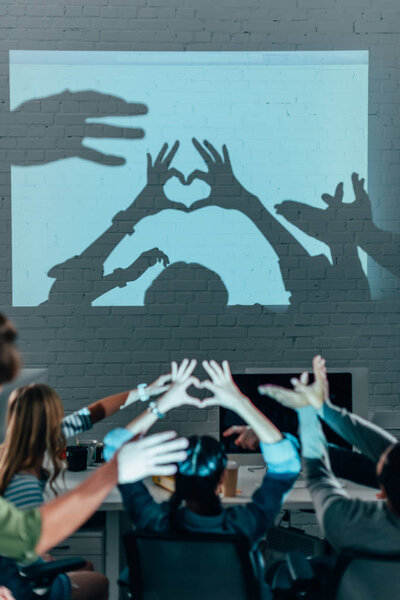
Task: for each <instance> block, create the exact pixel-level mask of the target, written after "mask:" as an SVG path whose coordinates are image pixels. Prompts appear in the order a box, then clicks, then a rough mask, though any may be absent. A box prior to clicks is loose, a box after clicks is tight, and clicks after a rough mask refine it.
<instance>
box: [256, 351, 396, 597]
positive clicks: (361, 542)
mask: <svg viewBox="0 0 400 600" xmlns="http://www.w3.org/2000/svg"><path fill="white" fill-rule="evenodd" d="M313 370H314V378H315V381H314V383H312V384H311V385H307V384H308V374H307V373H303V374H302V376H301V377H300V380H298V379H294V381H293V384H294V390H288V389H285V388H280V387H278V386H271V385H268V386H262V389H261V390H260V391H262V390H264V392H265V393H267V394H268V396H271V397H272V398H274V399H275V400H277V401H278V402H281V403H282V404H284V405H285V406H289V407H290V408H293V409H295V410H297V412H298V417H299V425H300V439H301V444H302V454H303V457H304V469H305V475H306V479H307V484H308V487H309V490H310V493H311V496H312V499H313V503H314V507H315V510H316V514H317V518H318V521H319V523H320V525H321V527H322V530H323V531H324V532H325V535H326V538H327V540H328V542H329V543H330V544H331V545H332V546H333V548H334V549H335V550H336V551H341V550H350V551H355V552H357V551H358V552H366V553H370V554H385V555H386V554H395V553H397V554H400V443H399V442H398V441H397V440H396V438H395V437H393V436H392V435H390V434H389V433H388V432H386V431H384V430H383V429H380V428H379V427H377V426H376V425H373V424H372V423H369V422H368V421H366V420H364V419H362V418H361V417H358V416H357V415H354V414H352V413H349V412H348V411H346V410H345V409H340V408H337V407H336V406H334V405H333V404H332V403H331V402H330V400H329V387H328V379H327V374H326V367H325V361H324V360H323V359H322V358H321V357H320V356H316V357H314V360H313ZM318 417H321V418H322V419H323V420H324V421H325V422H326V423H327V424H328V425H329V427H331V428H332V429H333V430H334V431H335V432H336V433H338V434H339V435H341V436H342V437H343V439H345V440H346V441H347V442H348V443H349V444H352V445H354V446H356V447H357V448H358V449H359V450H360V451H361V452H362V453H363V454H364V455H365V456H367V457H368V458H369V459H370V460H372V461H374V463H375V465H376V474H377V478H378V481H379V485H380V492H379V494H377V497H378V498H379V501H377V502H373V501H369V502H367V501H362V500H360V499H352V498H349V496H348V494H347V492H346V490H345V489H344V488H343V487H342V486H341V485H340V483H339V482H338V480H337V479H336V478H335V476H334V474H333V473H332V470H331V467H330V463H329V458H328V455H327V450H326V439H325V436H324V434H323V431H322V428H321V424H320V422H319V418H318ZM383 565H384V563H380V564H379V563H378V562H376V563H375V567H376V568H372V566H371V569H370V573H368V574H367V573H361V574H360V573H357V572H356V571H354V572H351V574H352V576H353V577H354V579H353V585H352V587H351V588H350V587H349V589H345V590H344V592H345V596H344V597H345V598H346V599H348V600H352V599H353V598H354V599H355V598H357V599H358V598H363V599H367V598H372V597H374V598H377V597H388V598H392V597H394V596H393V592H394V591H395V592H397V593H399V592H400V569H397V573H399V577H397V579H396V581H394V580H390V579H389V580H386V581H385V580H383V581H381V579H382V577H381V576H380V575H379V570H380V569H382V566H383ZM351 568H352V567H350V570H351ZM381 573H382V572H381ZM357 575H358V577H357ZM375 582H377V584H378V586H379V594H382V593H384V596H381V595H379V596H377V595H375V596H374V595H373V594H374V593H375V594H376V593H377V592H374V585H375ZM362 584H363V585H362ZM371 594H372V595H371ZM341 597H342V596H341ZM396 597H397V595H396Z"/></svg>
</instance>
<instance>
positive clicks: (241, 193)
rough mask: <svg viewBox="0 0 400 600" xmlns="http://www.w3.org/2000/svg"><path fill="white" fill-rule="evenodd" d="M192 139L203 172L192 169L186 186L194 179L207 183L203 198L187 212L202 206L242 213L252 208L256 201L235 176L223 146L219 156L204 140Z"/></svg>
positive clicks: (225, 148)
mask: <svg viewBox="0 0 400 600" xmlns="http://www.w3.org/2000/svg"><path fill="white" fill-rule="evenodd" d="M192 142H193V145H194V147H195V148H196V150H197V152H198V153H199V154H200V156H201V157H202V158H203V160H204V162H205V163H206V166H207V171H202V170H200V169H196V170H195V171H193V172H192V173H191V174H190V175H189V177H188V178H187V185H190V184H191V183H192V182H193V181H194V180H195V179H200V180H202V181H205V182H206V183H207V184H208V185H209V186H210V194H209V196H208V197H207V198H204V199H202V200H198V201H197V202H194V203H193V204H192V205H191V207H190V209H189V210H190V212H192V211H195V210H198V209H199V208H204V207H205V206H219V207H220V208H225V209H227V210H240V211H242V212H248V211H252V209H254V208H255V205H256V204H257V197H256V196H253V194H250V192H248V191H247V190H246V189H245V188H244V187H243V186H242V184H241V183H240V182H239V181H238V180H237V179H236V177H235V175H234V173H233V169H232V164H231V159H230V157H229V152H228V149H227V147H226V145H225V144H224V145H223V146H222V155H221V154H220V153H219V152H218V151H217V149H216V148H215V147H214V146H213V145H212V144H211V143H210V142H209V141H207V140H204V146H203V145H201V144H200V142H199V141H198V140H197V139H196V138H193V139H192Z"/></svg>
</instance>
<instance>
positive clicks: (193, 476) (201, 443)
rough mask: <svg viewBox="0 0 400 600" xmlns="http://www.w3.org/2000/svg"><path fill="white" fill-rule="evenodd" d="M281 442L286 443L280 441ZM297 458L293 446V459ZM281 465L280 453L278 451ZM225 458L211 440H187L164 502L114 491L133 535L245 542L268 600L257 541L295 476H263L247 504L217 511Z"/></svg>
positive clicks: (133, 491)
mask: <svg viewBox="0 0 400 600" xmlns="http://www.w3.org/2000/svg"><path fill="white" fill-rule="evenodd" d="M284 443H287V444H289V445H291V444H292V442H291V440H288V439H285V440H284ZM295 453H296V454H297V450H296V448H295V447H294V446H293V454H295ZM283 455H284V460H285V452H283ZM226 462H227V458H226V454H225V451H224V450H223V448H222V446H221V445H220V443H219V442H218V441H216V440H215V439H213V438H211V437H208V436H203V437H201V438H198V437H197V436H193V437H191V438H190V439H189V450H188V458H187V459H186V461H184V462H183V463H181V464H180V465H179V470H178V473H177V475H176V478H175V493H174V494H173V495H172V497H171V499H170V501H169V502H163V503H160V504H159V503H157V502H155V501H154V500H153V498H152V496H151V494H150V493H149V491H148V490H147V488H146V487H145V486H144V485H143V484H142V483H139V484H133V485H127V486H120V489H121V493H122V497H123V501H124V506H125V508H126V510H127V512H128V513H129V515H130V517H131V520H132V522H133V524H134V525H135V528H136V529H137V530H139V531H141V530H142V531H154V532H172V533H174V532H175V533H176V534H177V535H180V534H182V533H184V532H191V533H198V534H204V533H212V534H219V535H227V534H237V535H240V536H242V537H243V538H244V539H246V540H247V541H248V545H249V552H251V554H252V557H253V564H254V566H255V570H256V576H257V578H258V580H259V582H260V588H261V590H262V597H263V598H266V599H267V598H270V597H271V594H270V590H269V587H268V586H267V585H266V584H265V581H264V565H263V560H262V556H261V553H260V552H259V550H258V545H259V542H260V540H261V539H262V538H263V536H264V535H265V534H266V531H267V529H268V528H269V527H270V526H271V524H272V523H273V520H274V518H275V516H276V514H277V513H278V511H279V509H280V507H281V504H282V499H283V496H284V494H285V493H286V492H287V491H288V490H289V489H290V488H291V486H292V484H293V483H294V480H295V478H296V476H297V473H293V472H289V473H285V474H276V473H274V469H273V467H272V468H271V471H267V472H266V474H265V477H264V480H263V482H262V484H261V486H260V487H259V489H257V490H256V492H255V493H254V495H253V497H252V499H251V501H250V502H249V503H248V504H246V505H242V506H231V507H228V508H223V507H222V505H221V502H220V498H219V495H218V491H219V486H220V484H221V483H222V482H223V479H224V475H225V467H226Z"/></svg>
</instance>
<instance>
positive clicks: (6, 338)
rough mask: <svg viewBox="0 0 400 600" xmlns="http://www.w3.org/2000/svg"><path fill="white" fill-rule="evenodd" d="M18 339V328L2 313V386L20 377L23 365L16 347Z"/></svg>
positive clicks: (0, 366)
mask: <svg viewBox="0 0 400 600" xmlns="http://www.w3.org/2000/svg"><path fill="white" fill-rule="evenodd" d="M16 338H17V330H16V328H15V327H14V325H13V324H12V323H11V321H9V320H8V319H7V317H6V316H5V315H3V314H1V313H0V385H1V384H2V383H7V382H8V381H12V380H13V379H14V378H15V377H16V376H17V375H18V371H19V369H20V366H21V363H20V357H19V353H18V350H17V349H16V347H15V346H14V341H15V340H16Z"/></svg>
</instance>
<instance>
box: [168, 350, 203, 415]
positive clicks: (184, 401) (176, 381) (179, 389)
mask: <svg viewBox="0 0 400 600" xmlns="http://www.w3.org/2000/svg"><path fill="white" fill-rule="evenodd" d="M196 365H197V360H195V359H193V360H191V361H189V359H187V358H185V359H184V360H183V361H182V362H181V364H180V365H178V364H177V363H176V362H175V361H173V362H172V364H171V385H170V387H169V389H168V391H167V392H166V394H164V396H162V398H160V400H159V401H158V408H159V410H160V412H162V413H166V412H168V411H169V410H172V409H173V408H178V407H179V406H183V405H190V406H197V407H198V408H200V407H201V401H200V400H199V399H197V398H193V396H190V394H188V388H189V387H190V386H191V385H194V386H195V387H197V388H200V387H201V384H200V381H199V379H198V378H197V377H195V376H194V375H193V371H194V370H195V368H196Z"/></svg>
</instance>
